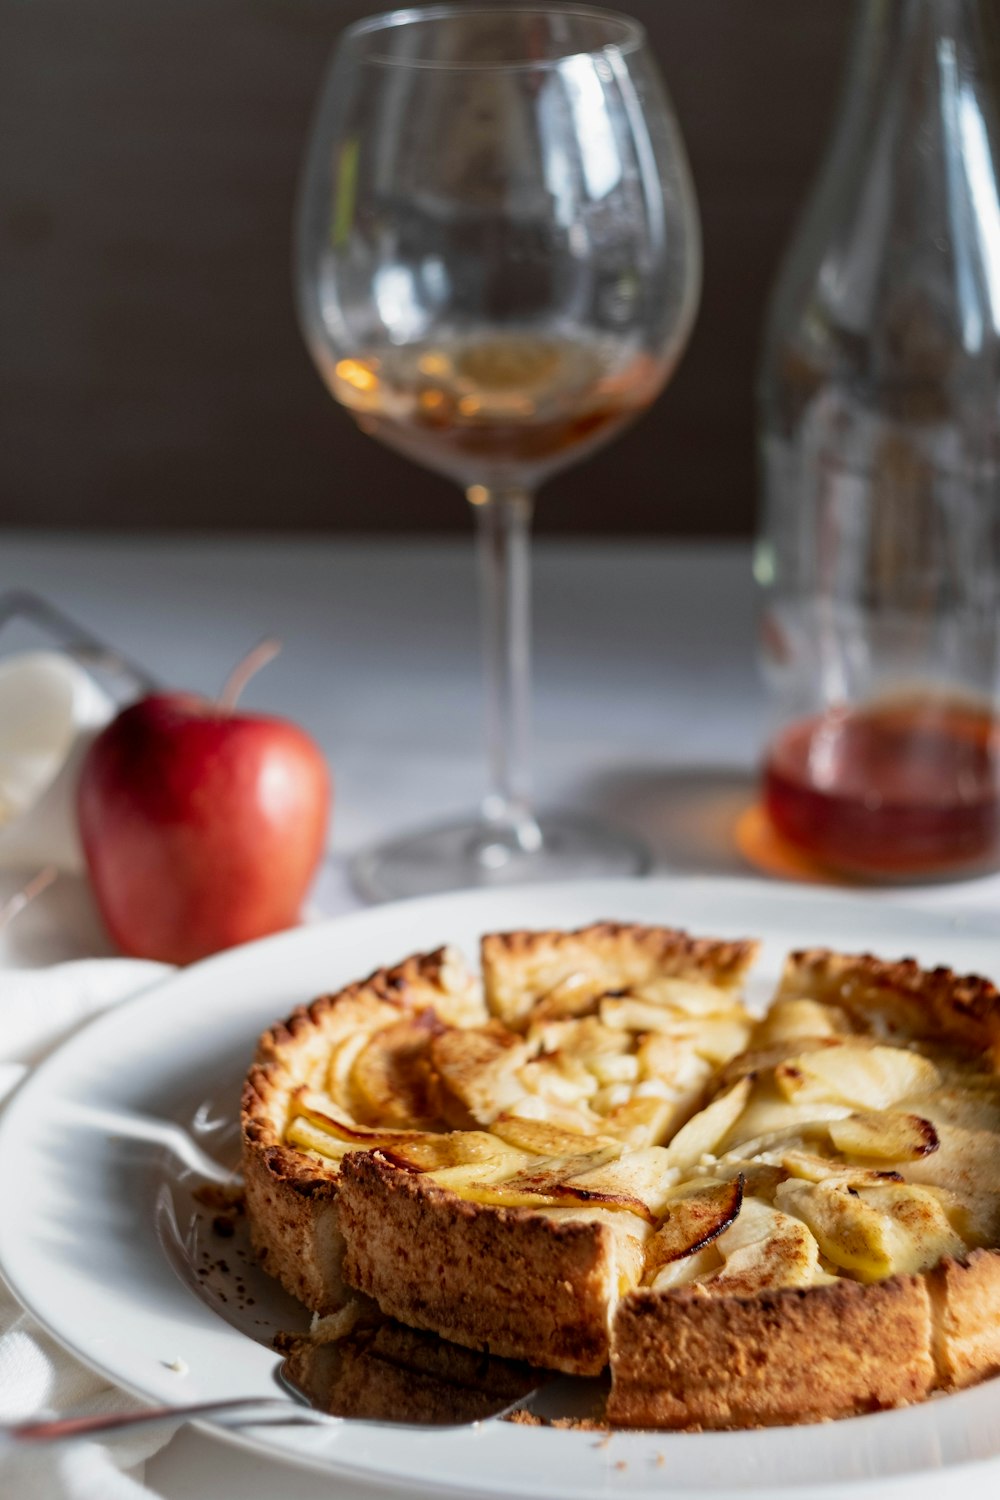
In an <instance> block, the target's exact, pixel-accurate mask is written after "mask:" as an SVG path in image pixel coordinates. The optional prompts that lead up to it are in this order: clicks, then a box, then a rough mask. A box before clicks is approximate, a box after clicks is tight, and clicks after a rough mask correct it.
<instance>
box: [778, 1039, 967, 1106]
mask: <svg viewBox="0 0 1000 1500" xmlns="http://www.w3.org/2000/svg"><path fill="white" fill-rule="evenodd" d="M774 1081H775V1083H776V1085H777V1087H778V1089H779V1091H780V1092H781V1093H782V1094H783V1095H784V1096H785V1098H786V1099H789V1100H794V1101H795V1102H796V1103H802V1104H804V1103H808V1102H810V1101H812V1100H821V1099H834V1100H838V1101H841V1102H843V1103H844V1104H852V1105H854V1106H855V1107H857V1106H858V1105H860V1106H861V1108H862V1109H876V1110H878V1109H889V1108H890V1107H891V1106H892V1105H893V1104H895V1103H896V1102H897V1101H898V1100H900V1099H907V1098H910V1097H911V1096H912V1095H914V1094H929V1093H931V1092H932V1091H933V1090H934V1089H935V1088H936V1087H937V1086H938V1085H939V1084H940V1082H941V1074H940V1073H939V1072H938V1070H937V1068H936V1067H935V1066H934V1064H933V1063H932V1062H931V1061H930V1060H929V1059H928V1058H926V1057H921V1056H920V1055H919V1054H918V1053H916V1052H907V1051H906V1050H904V1049H903V1048H902V1047H863V1046H860V1045H858V1044H857V1043H855V1042H853V1041H851V1042H844V1043H842V1044H841V1045H840V1046H834V1047H823V1048H821V1049H819V1050H818V1051H815V1052H805V1053H800V1054H799V1056H798V1057H794V1058H789V1060H788V1061H787V1062H784V1063H780V1064H779V1065H778V1067H776V1068H775V1070H774Z"/></svg>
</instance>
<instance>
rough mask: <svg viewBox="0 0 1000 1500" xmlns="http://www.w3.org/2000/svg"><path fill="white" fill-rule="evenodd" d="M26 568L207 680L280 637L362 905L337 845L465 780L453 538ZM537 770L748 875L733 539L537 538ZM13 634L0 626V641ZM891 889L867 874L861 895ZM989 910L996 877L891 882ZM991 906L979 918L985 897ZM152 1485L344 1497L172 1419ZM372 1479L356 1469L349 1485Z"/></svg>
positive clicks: (1, 563)
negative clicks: (327, 770) (738, 842)
mask: <svg viewBox="0 0 1000 1500" xmlns="http://www.w3.org/2000/svg"><path fill="white" fill-rule="evenodd" d="M15 586H16V587H21V588H31V589H36V590H37V591H39V592H40V593H42V594H44V595H45V596H47V597H48V598H49V599H51V600H53V601H55V602H57V603H59V604H60V605H61V606H62V607H63V608H64V609H66V610H67V611H68V612H69V613H71V614H73V615H75V616H77V617H78V618H79V619H80V620H81V621H82V622H84V623H86V624H87V625H88V626H89V627H90V628H91V629H93V630H94V631H96V632H97V633H98V634H100V635H103V636H105V637H107V639H108V640H110V641H112V642H114V643H117V644H119V645H121V646H123V647H125V648H126V649H127V650H128V651H129V652H130V653H131V655H132V656H133V657H134V658H136V659H138V660H139V661H141V662H142V663H144V664H145V665H146V666H147V667H148V668H149V670H150V671H152V672H153V673H154V674H156V675H157V676H159V677H161V678H162V679H163V680H164V681H165V682H167V683H170V684H173V685H176V686H179V687H184V688H188V689H192V690H197V691H202V692H206V693H213V692H216V691H218V689H219V688H220V687H221V685H222V683H223V681H224V679H225V677H226V676H227V674H228V672H229V670H230V668H231V667H232V666H233V664H234V663H235V662H236V661H237V660H238V659H239V658H240V657H241V656H242V655H243V654H244V653H245V652H246V650H247V649H248V648H249V647H250V646H251V645H253V644H254V643H255V642H256V641H257V640H259V639H260V638H261V637H262V636H264V635H277V636H279V637H280V638H281V639H282V640H283V641H284V651H283V654H282V656H281V657H280V658H279V659H278V661H277V662H275V663H274V664H273V665H271V666H270V667H268V668H267V669H266V670H265V671H263V672H262V673H261V675H260V676H259V677H258V678H257V679H255V680H254V682H252V683H251V684H250V686H249V688H248V690H247V692H246V695H245V700H244V701H245V703H246V705H247V707H250V708H257V709H261V710H266V711H271V712H275V713H278V714H283V715H287V716H289V717H292V718H294V719H296V720H298V721H299V722H300V723H302V724H303V725H304V726H305V727H306V728H308V729H309V730H310V731H311V732H312V733H313V734H314V735H315V736H316V738H317V739H318V740H319V741H320V743H321V744H322V746H323V748H324V750H325V751H326V753H327V755H328V757H329V759H330V762H331V764H332V766H333V769H334V775H335V780H336V808H335V815H334V825H333V839H332V854H333V858H332V860H331V862H330V863H329V865H328V867H327V869H326V871H325V872H324V875H323V877H322V879H321V881H320V883H319V886H318V889H317V893H316V896H317V901H318V903H319V905H321V906H322V907H323V909H324V910H327V911H329V912H334V911H339V910H347V909H349V908H350V907H352V906H355V905H357V904H358V903H357V901H356V898H355V897H354V896H353V895H352V893H351V892H350V889H349V886H348V884H347V880H346V876H345V874H344V868H343V866H344V859H345V857H346V856H347V855H348V854H349V853H350V852H351V851H352V850H354V849H356V848H358V847H360V846H361V845H362V844H363V843H366V842H368V841H370V840H372V839H376V838H378V837H380V836H382V835H385V834H388V833H390V832H392V833H394V832H397V831H399V830H400V829H402V828H404V827H406V826H418V825H420V824H422V823H426V822H430V821H434V820H437V819H440V818H446V817H448V816H449V815H451V814H454V813H455V812H460V811H463V810H465V809H468V808H471V807H473V806H474V805H475V803H476V802H477V800H478V798H479V796H480V795H481V793H482V791H483V775H484V767H483V759H482V752H481V695H480V675H479V657H478V637H477V621H476V594H475V572H474V569H473V565H472V558H471V544H470V543H468V542H463V541H461V540H456V541H453V542H451V541H449V542H433V543H428V542H419V541H404V542H400V541H398V540H396V541H393V542H388V543H383V542H379V541H342V540H331V539H327V538H311V537H310V538H305V539H302V538H299V539H291V538H281V537H268V538H260V539H239V540H234V539H217V540H216V539H208V540H206V539H204V538H200V539H197V540H195V539H189V538H180V539H176V538H159V539H155V540H142V541H137V540H130V539H126V538H110V539H109V538H101V539H97V540H84V539H81V538H73V537H66V536H61V535H49V536H46V535H42V536H39V535H37V534H36V535H32V536H28V535H24V534H22V535H15V534H10V533H7V534H5V535H3V536H0V589H3V588H9V587H15ZM535 601H536V608H535V632H534V635H535V648H536V651H535V683H536V716H535V725H536V741H537V745H536V768H537V775H536V781H537V789H538V795H539V800H540V801H541V802H542V803H551V804H562V805H569V804H572V805H574V806H576V807H579V808H586V809H590V810H591V811H593V812H598V813H600V814H602V815H604V816H605V817H609V818H614V819H615V820H616V821H618V822H619V823H621V824H622V825H623V826H627V827H631V828H632V829H634V830H635V831H636V832H638V833H640V834H641V835H642V836H643V837H644V838H645V839H646V840H647V841H648V842H649V843H650V844H651V845H652V846H653V849H654V851H655V854H656V857H657V862H658V866H659V868H661V869H663V870H669V871H673V872H686V871H692V872H699V873H708V874H712V873H717V874H752V873H754V872H753V870H752V868H751V867H750V866H748V865H747V863H746V862H745V860H744V859H743V858H742V857H741V856H740V854H739V853H738V852H737V850H736V847H735V845H734V843H733V835H732V830H733V825H734V822H735V820H736V818H737V817H738V815H739V813H740V812H741V811H742V810H743V809H745V808H746V807H747V806H748V805H749V804H750V803H751V802H752V800H753V792H754V777H755V766H756V764H757V759H758V755H759V751H760V748H761V745H762V742H763V739H764V737H765V734H766V728H767V722H768V715H767V705H766V702H765V698H764V694H763V690H762V688H761V685H760V681H759V678H758V674H757V670H756V665H755V629H754V595H753V586H752V582H751V577H750V558H749V549H748V548H747V547H746V546H744V545H724V546H720V545H712V546H708V545H693V544H688V545H669V546H668V545H665V544H661V543H655V542H649V543H641V544H636V543H628V544H623V543H611V542H603V541H602V542H588V543H574V544H566V543H552V542H542V543H539V544H537V546H536V569H535ZM30 638H31V637H30V636H29V635H28V634H27V633H26V632H23V631H20V630H19V628H12V629H10V630H7V631H5V632H4V633H3V636H2V637H0V650H2V651H4V652H6V651H7V650H8V649H10V648H11V647H13V646H15V645H19V644H27V642H28V640H29V639H30ZM894 898H895V899H898V893H896V895H895V897H894V893H892V892H891V891H890V892H878V893H875V894H874V895H873V899H878V900H892V899H894ZM905 899H906V900H907V901H908V902H909V903H910V904H914V903H919V904H928V905H933V906H937V907H939V906H941V905H948V906H950V907H953V908H965V909H966V910H967V911H968V913H969V915H970V921H975V922H976V923H977V924H978V923H980V922H981V923H984V924H987V925H989V926H991V927H992V926H995V927H996V928H997V930H998V931H1000V877H992V878H988V879H984V880H977V881H973V882H966V883H964V884H955V885H951V886H948V887H943V888H935V889H923V890H910V891H907V892H906V893H905ZM994 913H996V915H994ZM147 1482H148V1483H149V1484H150V1485H151V1487H152V1488H153V1489H154V1491H155V1492H156V1493H158V1494H159V1495H161V1496H163V1497H164V1500H272V1497H274V1496H275V1495H278V1494H280V1495H281V1496H282V1497H283V1500H320V1497H321V1496H322V1497H323V1500H329V1497H330V1495H331V1494H333V1493H335V1494H336V1495H337V1496H338V1497H341V1496H342V1497H345V1500H350V1496H349V1495H348V1490H347V1489H345V1487H344V1486H343V1485H341V1484H340V1483H337V1484H336V1485H333V1486H331V1484H330V1483H329V1482H326V1481H323V1480H321V1479H317V1478H316V1477H315V1476H310V1475H309V1474H307V1473H305V1472H303V1471H297V1470H292V1469H288V1468H285V1467H284V1466H281V1465H278V1464H275V1463H269V1462H266V1461H263V1460H261V1459H260V1458H257V1457H250V1456H247V1455H245V1454H242V1453H240V1452H239V1451H237V1450H236V1449H235V1448H232V1447H230V1446H229V1445H228V1444H224V1443H222V1442H221V1441H220V1440H218V1439H215V1438H211V1437H206V1436H202V1435H201V1434H199V1433H195V1432H191V1431H184V1432H181V1433H180V1434H178V1436H177V1437H175V1438H174V1439H173V1441H172V1442H171V1443H170V1444H169V1445H168V1446H167V1447H166V1448H165V1449H164V1450H163V1451H162V1452H161V1453H160V1454H159V1455H158V1456H157V1457H156V1458H155V1459H153V1460H152V1462H151V1463H150V1464H149V1465H148V1469H147ZM362 1493H364V1494H366V1495H372V1496H374V1495H376V1494H377V1493H378V1492H377V1491H375V1490H365V1491H361V1490H358V1489H357V1488H356V1487H354V1488H353V1489H352V1490H351V1492H350V1495H351V1496H354V1495H358V1496H360V1495H361V1494H362Z"/></svg>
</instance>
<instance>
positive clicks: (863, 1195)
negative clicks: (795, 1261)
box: [775, 1180, 966, 1281]
mask: <svg viewBox="0 0 1000 1500" xmlns="http://www.w3.org/2000/svg"><path fill="white" fill-rule="evenodd" d="M775 1203H776V1204H777V1206H778V1207H779V1208H780V1209H782V1210H785V1211H787V1212H788V1213H791V1214H794V1215H795V1216H796V1217H797V1218H799V1219H801V1220H802V1222H803V1223H804V1224H806V1225H808V1227H809V1229H810V1230H811V1231H812V1233H813V1234H814V1235H815V1237H816V1240H817V1241H818V1243H819V1247H820V1249H821V1250H822V1252H823V1254H824V1255H825V1256H826V1258H827V1259H828V1260H829V1261H831V1262H832V1264H833V1265H835V1266H839V1267H840V1268H841V1269H842V1270H845V1271H848V1272H850V1274H851V1275H852V1276H854V1277H856V1278H857V1279H858V1280H859V1281H882V1280H884V1279H885V1278H886V1277H887V1276H895V1275H898V1274H900V1273H904V1272H914V1271H924V1270H927V1269H928V1267H930V1266H933V1265H935V1264H936V1263H937V1262H938V1261H939V1260H940V1259H941V1258H942V1256H946V1255H955V1256H961V1255H964V1254H965V1249H966V1247H965V1244H964V1242H963V1241H962V1239H961V1237H960V1236H959V1235H958V1234H957V1233H956V1231H955V1230H954V1229H953V1228H952V1226H951V1224H950V1223H949V1222H948V1218H947V1216H946V1214H945V1212H944V1209H943V1207H942V1205H941V1203H940V1202H939V1200H938V1199H937V1198H935V1196H934V1195H933V1193H930V1192H928V1191H927V1190H926V1189H924V1188H919V1187H915V1186H913V1185H912V1184H910V1183H887V1184H885V1185H884V1186H871V1187H861V1188H854V1187H848V1186H847V1185H845V1184H844V1183H842V1182H837V1181H828V1182H818V1183H804V1182H793V1181H791V1180H789V1181H788V1182H784V1183H782V1184H781V1186H780V1187H779V1188H778V1190H777V1193H776V1195H775Z"/></svg>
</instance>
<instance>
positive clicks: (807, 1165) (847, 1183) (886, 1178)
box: [779, 1151, 903, 1188]
mask: <svg viewBox="0 0 1000 1500" xmlns="http://www.w3.org/2000/svg"><path fill="white" fill-rule="evenodd" d="M779 1165H780V1166H781V1167H782V1169H783V1170H784V1172H785V1173H786V1176H788V1177H799V1178H801V1179H802V1180H803V1181H805V1182H831V1181H836V1182H839V1183H842V1184H843V1185H844V1187H852V1188H854V1187H868V1186H871V1185H872V1184H877V1183H880V1182H902V1180H903V1179H902V1177H901V1176H900V1175H899V1173H898V1172H895V1171H892V1170H889V1171H886V1170H884V1169H883V1170H879V1169H878V1168H877V1167H862V1166H851V1165H850V1164H848V1163H847V1162H843V1161H840V1160H839V1158H837V1157H835V1156H820V1155H817V1154H815V1153H813V1152H809V1151H784V1152H782V1153H781V1154H780V1157H779Z"/></svg>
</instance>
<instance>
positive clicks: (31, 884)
mask: <svg viewBox="0 0 1000 1500" xmlns="http://www.w3.org/2000/svg"><path fill="white" fill-rule="evenodd" d="M58 875H59V871H58V870H57V869H56V867H55V865H46V866H45V868H44V869H42V870H39V872H38V874H37V875H34V876H32V878H31V879H30V880H29V881H28V884H27V885H25V886H22V887H21V889H20V890H19V891H15V893H14V895H13V896H11V897H9V899H8V900H6V901H5V902H4V903H3V905H2V906H0V932H2V931H3V929H4V928H5V927H6V926H7V924H8V923H9V922H12V921H13V920H14V918H15V917H17V916H19V915H20V914H21V912H22V911H24V908H25V907H26V906H29V905H30V904H31V902H32V901H34V899H35V897H36V896H40V895H41V894H42V892H43V891H47V890H48V888H49V886H50V885H51V884H52V882H53V881H54V880H55V879H57V877H58Z"/></svg>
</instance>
